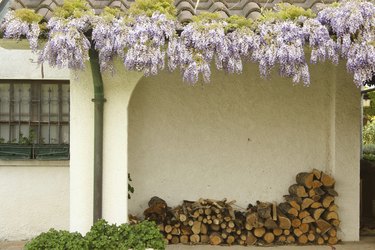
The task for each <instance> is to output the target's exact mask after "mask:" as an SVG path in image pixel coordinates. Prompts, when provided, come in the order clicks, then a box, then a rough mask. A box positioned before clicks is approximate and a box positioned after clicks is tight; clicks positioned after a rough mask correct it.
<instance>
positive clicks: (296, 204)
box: [289, 201, 301, 211]
mask: <svg viewBox="0 0 375 250" xmlns="http://www.w3.org/2000/svg"><path fill="white" fill-rule="evenodd" d="M289 204H290V205H291V206H292V207H294V208H295V209H297V210H298V211H300V210H301V206H300V205H299V204H298V203H297V202H296V201H289Z"/></svg>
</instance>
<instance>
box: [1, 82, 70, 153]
mask: <svg viewBox="0 0 375 250" xmlns="http://www.w3.org/2000/svg"><path fill="white" fill-rule="evenodd" d="M69 91H70V90H69V81H47V80H43V81H37V80H0V143H1V144H0V157H1V156H2V155H4V154H5V155H6V156H7V155H8V156H9V154H10V153H9V152H8V153H7V152H5V153H4V151H7V149H6V147H10V148H16V145H23V146H24V147H25V148H27V149H28V148H31V149H30V151H31V153H30V156H23V155H18V154H17V153H15V155H13V154H11V156H14V157H10V158H17V157H20V158H41V157H42V156H43V157H45V158H49V157H50V158H54V156H56V155H57V156H60V157H62V158H67V157H69V110H70V99H69ZM30 145H32V147H30ZM59 145H61V146H59ZM18 147H19V146H18ZM9 150H10V151H11V149H9ZM17 150H18V148H17ZM17 150H16V151H17ZM27 152H28V151H27ZM62 152H65V153H62ZM2 153H3V154H2ZM57 158H58V157H57Z"/></svg>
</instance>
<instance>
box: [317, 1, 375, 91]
mask: <svg viewBox="0 0 375 250" xmlns="http://www.w3.org/2000/svg"><path fill="white" fill-rule="evenodd" d="M317 20H318V21H320V22H321V23H322V24H323V25H326V26H328V27H329V28H330V29H331V30H332V32H333V33H334V34H335V35H336V36H337V41H336V43H337V46H338V48H339V49H340V54H341V56H342V57H343V58H345V59H347V64H346V66H347V69H348V71H349V72H350V73H352V74H353V75H354V82H355V84H356V85H357V86H361V85H364V84H365V83H366V82H367V81H369V80H371V79H372V77H373V75H374V74H375V68H374V66H373V65H374V58H375V50H374V43H373V41H374V38H375V34H374V28H375V6H374V4H373V3H371V2H367V1H363V0H355V1H353V0H352V1H342V2H340V3H339V4H338V5H337V6H336V5H335V6H331V7H327V8H325V9H323V10H322V11H320V12H319V14H318V17H317Z"/></svg>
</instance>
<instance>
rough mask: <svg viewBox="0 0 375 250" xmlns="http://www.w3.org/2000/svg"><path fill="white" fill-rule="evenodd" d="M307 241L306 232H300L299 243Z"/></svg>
mask: <svg viewBox="0 0 375 250" xmlns="http://www.w3.org/2000/svg"><path fill="white" fill-rule="evenodd" d="M308 241H309V240H308V238H307V236H306V234H302V235H301V236H300V237H298V243H299V244H302V245H305V244H306V243H307V242H308Z"/></svg>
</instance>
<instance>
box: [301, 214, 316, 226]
mask: <svg viewBox="0 0 375 250" xmlns="http://www.w3.org/2000/svg"><path fill="white" fill-rule="evenodd" d="M313 222H315V220H314V218H313V217H311V216H307V217H305V218H303V220H302V223H305V224H308V223H313Z"/></svg>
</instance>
